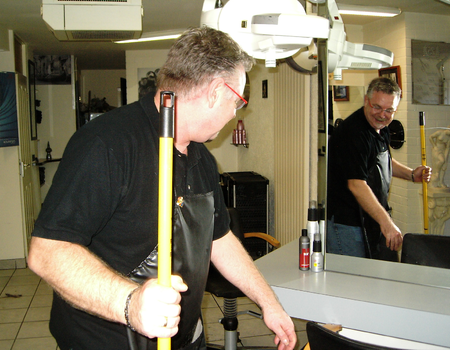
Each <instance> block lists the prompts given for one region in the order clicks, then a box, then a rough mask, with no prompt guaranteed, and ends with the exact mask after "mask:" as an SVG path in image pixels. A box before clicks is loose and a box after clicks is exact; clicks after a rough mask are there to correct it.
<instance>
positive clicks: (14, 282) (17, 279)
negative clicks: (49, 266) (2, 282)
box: [8, 275, 41, 286]
mask: <svg viewBox="0 0 450 350" xmlns="http://www.w3.org/2000/svg"><path fill="white" fill-rule="evenodd" d="M40 280H41V279H40V277H39V276H36V275H24V276H21V275H18V276H15V275H13V276H12V277H11V280H10V281H9V283H8V286H24V285H35V286H37V285H38V284H39V281H40Z"/></svg>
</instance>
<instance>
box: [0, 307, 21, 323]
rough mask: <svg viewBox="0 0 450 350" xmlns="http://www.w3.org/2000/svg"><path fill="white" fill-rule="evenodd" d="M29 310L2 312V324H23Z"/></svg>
mask: <svg viewBox="0 0 450 350" xmlns="http://www.w3.org/2000/svg"><path fill="white" fill-rule="evenodd" d="M26 313H27V309H26V308H23V309H9V310H0V323H2V324H3V323H16V322H23V320H24V317H25V314H26Z"/></svg>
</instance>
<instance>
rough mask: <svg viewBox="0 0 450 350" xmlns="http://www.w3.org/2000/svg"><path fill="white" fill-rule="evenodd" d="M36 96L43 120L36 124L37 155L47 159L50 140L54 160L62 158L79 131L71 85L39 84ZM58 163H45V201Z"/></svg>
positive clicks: (43, 189)
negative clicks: (73, 136)
mask: <svg viewBox="0 0 450 350" xmlns="http://www.w3.org/2000/svg"><path fill="white" fill-rule="evenodd" d="M36 98H37V99H38V100H40V101H41V106H40V107H39V110H40V111H42V123H41V124H38V126H37V134H38V158H39V159H41V160H45V158H46V155H47V153H46V151H45V150H46V148H47V143H48V142H49V143H50V148H51V149H52V152H51V155H52V158H53V159H57V158H61V157H62V155H63V152H64V149H65V147H66V145H67V142H68V141H69V139H70V137H71V136H72V135H73V133H74V132H75V131H76V117H75V110H73V109H72V101H73V96H72V85H36ZM58 165H59V162H53V163H47V164H45V184H44V185H43V186H41V197H42V201H43V200H44V198H45V196H46V195H47V192H48V190H49V188H50V186H51V184H52V180H53V175H54V174H55V172H56V170H57V168H58Z"/></svg>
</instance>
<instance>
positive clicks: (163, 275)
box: [158, 91, 175, 350]
mask: <svg viewBox="0 0 450 350" xmlns="http://www.w3.org/2000/svg"><path fill="white" fill-rule="evenodd" d="M160 98H161V105H160V130H159V134H160V135H159V136H160V137H159V196H158V283H159V284H160V285H162V286H164V287H171V286H172V283H171V276H172V196H173V194H172V188H173V187H172V183H173V136H174V109H175V103H174V102H175V94H174V93H173V92H167V91H163V92H161V95H160ZM167 105H170V106H168V107H167ZM170 348H171V338H158V350H170Z"/></svg>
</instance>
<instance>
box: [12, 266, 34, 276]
mask: <svg viewBox="0 0 450 350" xmlns="http://www.w3.org/2000/svg"><path fill="white" fill-rule="evenodd" d="M14 276H36V274H35V273H34V272H33V271H31V270H30V269H29V268H26V269H17V270H16V271H15V272H14Z"/></svg>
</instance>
